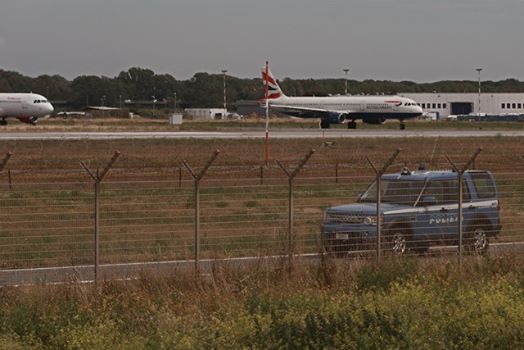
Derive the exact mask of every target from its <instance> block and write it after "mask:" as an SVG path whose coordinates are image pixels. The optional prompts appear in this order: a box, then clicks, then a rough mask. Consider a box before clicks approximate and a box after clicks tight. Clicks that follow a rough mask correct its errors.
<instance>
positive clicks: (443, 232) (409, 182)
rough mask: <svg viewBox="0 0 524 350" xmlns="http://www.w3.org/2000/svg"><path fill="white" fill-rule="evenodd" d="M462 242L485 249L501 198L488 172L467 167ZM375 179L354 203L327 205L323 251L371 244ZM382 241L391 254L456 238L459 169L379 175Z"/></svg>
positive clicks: (494, 230) (470, 248) (374, 222)
mask: <svg viewBox="0 0 524 350" xmlns="http://www.w3.org/2000/svg"><path fill="white" fill-rule="evenodd" d="M462 190H463V191H462V192H463V196H462V199H463V200H462V203H463V204H462V208H463V211H462V212H463V237H464V238H463V239H464V241H463V243H464V248H465V249H466V250H467V251H470V252H476V253H478V254H484V253H486V252H487V250H488V246H489V240H490V238H492V237H496V236H497V235H498V234H499V233H500V230H501V224H500V214H499V212H500V203H499V198H498V192H497V188H496V185H495V179H494V177H493V175H492V174H491V172H489V171H483V170H470V171H466V172H465V173H464V175H463V181H462ZM376 194H377V184H376V182H374V183H372V184H371V185H370V186H369V187H368V188H367V190H366V191H365V192H364V193H363V194H362V195H360V196H359V198H358V200H357V203H353V204H347V205H340V206H336V207H331V208H328V209H327V210H326V211H325V214H324V223H323V225H322V232H321V235H322V242H323V246H324V248H325V250H326V251H328V252H338V253H345V252H348V251H351V250H365V249H373V247H374V246H375V244H376V243H375V242H376V229H377V217H376V214H377V205H376ZM380 215H381V221H382V227H381V228H382V231H381V232H382V237H383V238H382V242H383V243H384V245H383V247H384V248H385V249H387V250H390V251H391V252H393V253H395V254H406V253H408V252H414V253H423V252H425V251H427V250H428V249H429V247H430V246H432V245H446V246H447V245H456V244H458V239H459V234H458V232H459V231H458V225H459V223H458V220H459V214H458V174H457V173H456V172H454V171H426V170H424V168H423V167H421V168H420V169H419V170H417V171H410V170H409V169H407V168H404V169H402V171H401V172H400V173H394V174H385V175H383V176H382V177H381V206H380Z"/></svg>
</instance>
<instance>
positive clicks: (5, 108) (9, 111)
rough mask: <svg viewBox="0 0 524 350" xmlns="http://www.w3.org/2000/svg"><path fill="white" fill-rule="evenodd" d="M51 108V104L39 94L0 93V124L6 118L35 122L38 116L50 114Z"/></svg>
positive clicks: (4, 121)
mask: <svg viewBox="0 0 524 350" xmlns="http://www.w3.org/2000/svg"><path fill="white" fill-rule="evenodd" d="M53 110H54V108H53V105H52V104H51V103H50V102H49V101H48V100H47V99H46V98H45V97H44V96H42V95H39V94H33V93H27V94H26V93H0V121H1V122H2V123H1V124H6V118H17V119H19V120H20V121H22V122H25V123H30V124H36V121H37V119H38V118H40V117H44V116H46V115H49V114H51V113H52V112H53Z"/></svg>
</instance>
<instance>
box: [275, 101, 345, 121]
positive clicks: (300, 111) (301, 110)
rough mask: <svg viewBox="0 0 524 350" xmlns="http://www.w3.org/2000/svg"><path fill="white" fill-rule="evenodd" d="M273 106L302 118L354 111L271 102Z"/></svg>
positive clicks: (282, 111) (322, 116)
mask: <svg viewBox="0 0 524 350" xmlns="http://www.w3.org/2000/svg"><path fill="white" fill-rule="evenodd" d="M271 108H272V109H275V110H277V111H279V112H281V113H284V114H287V115H291V116H295V117H301V118H324V117H330V116H332V115H334V114H335V115H341V114H349V113H351V112H352V111H350V110H346V111H339V110H332V109H324V108H312V107H299V106H288V105H277V104H271Z"/></svg>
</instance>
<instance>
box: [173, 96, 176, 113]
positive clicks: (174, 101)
mask: <svg viewBox="0 0 524 350" xmlns="http://www.w3.org/2000/svg"><path fill="white" fill-rule="evenodd" d="M173 95H174V99H173V113H176V92H174V93H173Z"/></svg>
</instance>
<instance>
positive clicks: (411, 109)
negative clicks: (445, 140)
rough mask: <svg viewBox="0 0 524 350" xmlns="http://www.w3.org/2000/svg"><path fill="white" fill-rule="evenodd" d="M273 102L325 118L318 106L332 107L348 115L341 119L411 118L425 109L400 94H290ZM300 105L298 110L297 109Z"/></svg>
mask: <svg viewBox="0 0 524 350" xmlns="http://www.w3.org/2000/svg"><path fill="white" fill-rule="evenodd" d="M269 105H270V106H272V105H274V106H275V107H277V110H278V106H282V105H285V106H286V107H289V108H287V110H279V111H281V112H283V113H284V114H287V115H295V116H297V117H301V118H322V115H320V113H315V110H317V109H318V110H319V112H320V111H325V110H328V111H332V113H339V114H341V115H343V116H344V118H341V121H346V120H356V119H362V120H363V121H372V122H373V121H378V120H386V119H399V120H403V119H409V118H414V117H417V116H420V115H422V109H421V108H420V107H419V106H418V105H417V104H416V103H415V102H414V101H413V100H411V99H407V98H404V97H399V96H328V97H287V96H282V97H281V98H279V99H275V100H270V101H269ZM293 107H296V108H297V110H293Z"/></svg>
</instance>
